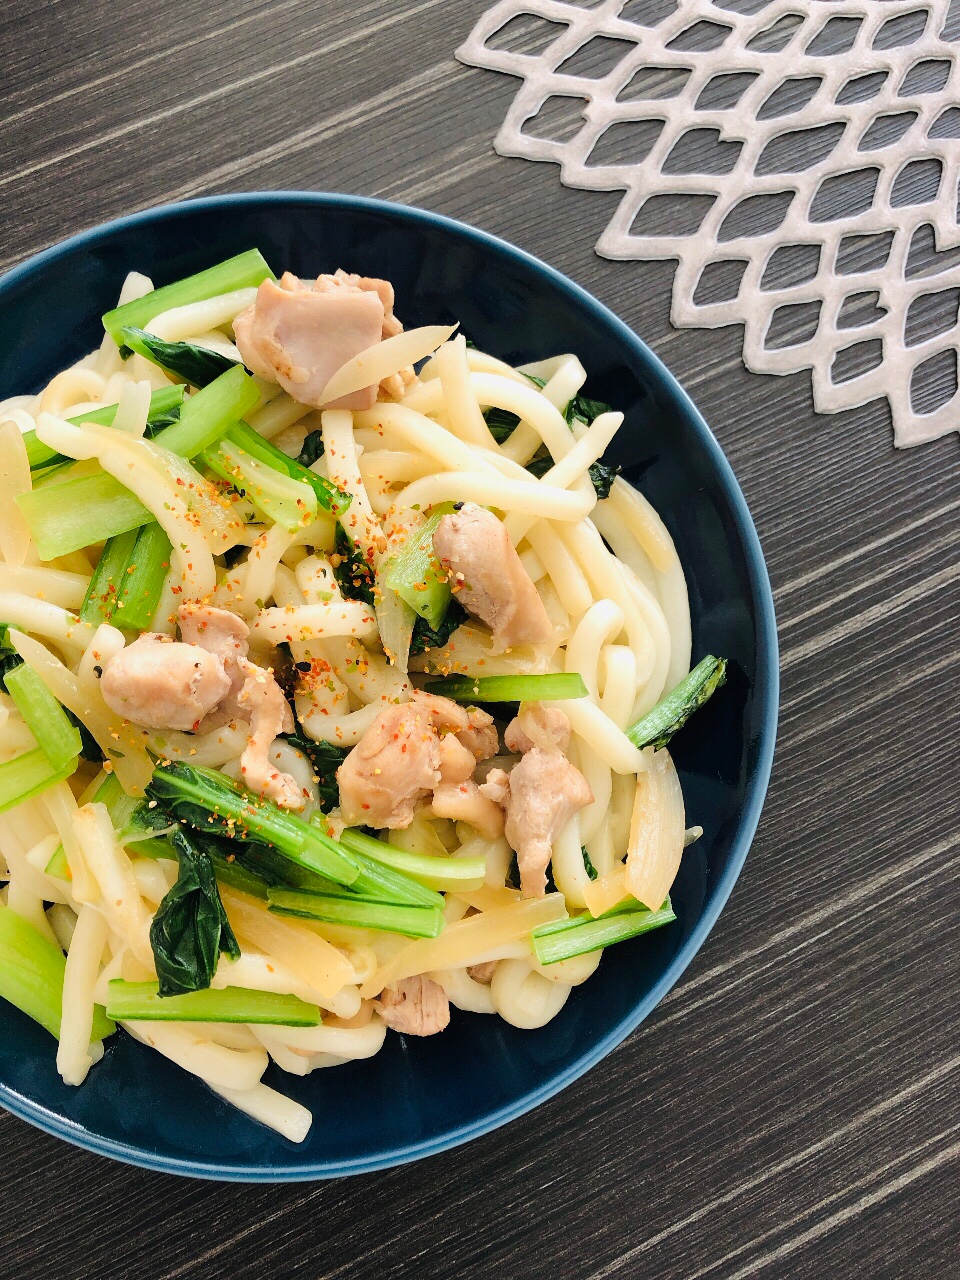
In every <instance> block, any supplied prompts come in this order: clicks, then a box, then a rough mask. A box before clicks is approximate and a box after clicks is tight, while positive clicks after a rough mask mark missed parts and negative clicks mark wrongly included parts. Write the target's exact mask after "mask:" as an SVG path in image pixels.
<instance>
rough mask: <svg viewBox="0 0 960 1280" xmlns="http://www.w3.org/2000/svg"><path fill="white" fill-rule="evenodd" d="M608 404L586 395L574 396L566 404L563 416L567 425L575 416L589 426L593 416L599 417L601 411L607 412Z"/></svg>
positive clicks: (608, 410)
mask: <svg viewBox="0 0 960 1280" xmlns="http://www.w3.org/2000/svg"><path fill="white" fill-rule="evenodd" d="M609 412H610V406H609V405H608V404H604V403H603V401H602V400H590V399H588V398H587V397H586V396H574V397H573V399H572V400H571V401H570V403H569V404H568V405H567V408H566V411H565V412H564V415H563V416H564V417H565V418H566V420H567V423H568V425H569V424H570V423H572V422H573V421H574V419H575V418H576V419H577V420H579V421H580V422H585V423H586V424H587V426H588V427H589V425H590V423H591V422H593V420H594V418H599V417H600V415H601V413H609Z"/></svg>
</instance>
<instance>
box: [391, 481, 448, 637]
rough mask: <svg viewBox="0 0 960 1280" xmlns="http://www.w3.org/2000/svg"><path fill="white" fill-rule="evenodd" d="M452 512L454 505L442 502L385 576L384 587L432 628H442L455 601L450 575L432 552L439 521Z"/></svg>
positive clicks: (409, 541)
mask: <svg viewBox="0 0 960 1280" xmlns="http://www.w3.org/2000/svg"><path fill="white" fill-rule="evenodd" d="M453 510H454V504H453V503H452V502H441V503H440V504H439V506H437V507H436V508H435V509H434V510H433V511H432V512H431V514H430V515H429V516H428V517H427V519H426V521H425V522H424V523H423V525H422V526H421V527H420V528H419V529H417V530H416V532H415V533H413V534H412V536H411V537H410V538H408V539H407V541H406V543H405V544H404V546H403V547H402V548H401V549H400V551H399V552H398V553H397V555H396V556H394V558H393V560H392V561H391V563H390V565H389V567H388V569H387V571H386V574H385V575H384V577H383V585H384V586H385V587H388V588H389V589H390V590H391V591H395V592H396V593H397V595H398V596H399V597H400V599H401V600H404V601H405V602H406V603H407V604H408V605H409V606H410V608H411V609H412V610H413V611H414V613H416V614H417V616H418V617H420V618H422V619H423V620H424V622H426V624H427V625H428V627H430V628H431V629H434V628H436V627H440V626H442V625H443V619H444V617H445V615H446V612H447V608H448V607H449V605H450V601H451V599H452V598H453V597H452V595H451V592H450V584H449V582H448V581H447V577H448V575H447V573H446V571H445V570H444V568H443V566H442V565H441V564H440V561H439V560H438V559H437V554H436V552H435V551H434V549H433V535H434V534H435V533H436V531H437V527H438V525H439V524H440V521H441V520H442V519H443V518H444V516H446V515H449V514H450V513H451V512H452V511H453Z"/></svg>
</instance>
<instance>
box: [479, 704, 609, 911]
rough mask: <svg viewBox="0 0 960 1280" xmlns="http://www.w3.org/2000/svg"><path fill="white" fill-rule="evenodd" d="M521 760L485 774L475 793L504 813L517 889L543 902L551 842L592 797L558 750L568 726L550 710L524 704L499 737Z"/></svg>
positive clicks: (557, 712) (566, 736) (567, 737)
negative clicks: (514, 856) (514, 859)
mask: <svg viewBox="0 0 960 1280" xmlns="http://www.w3.org/2000/svg"><path fill="white" fill-rule="evenodd" d="M503 740H504V742H505V743H506V745H507V746H508V747H510V748H511V750H514V751H522V752H523V753H524V754H523V758H522V759H521V760H520V761H519V762H518V763H517V764H515V765H514V767H513V769H512V770H511V771H510V773H509V774H507V773H505V772H504V771H503V770H502V769H491V770H490V773H489V774H488V776H487V780H486V781H485V782H484V783H483V784H482V785H481V787H480V791H481V794H482V795H483V796H485V797H486V798H487V799H488V800H489V801H490V802H491V803H494V802H496V803H497V804H500V805H502V806H503V807H504V808H505V809H506V812H507V821H506V826H505V828H504V834H505V835H506V837H507V843H508V844H509V845H510V847H511V848H512V849H515V850H516V854H517V865H518V867H519V868H520V887H521V890H522V892H523V894H524V896H525V897H534V898H540V897H543V893H544V889H545V888H546V874H545V873H546V869H547V866H548V865H549V863H550V858H551V857H552V855H553V842H554V841H555V840H556V838H557V836H558V835H559V834H560V832H561V831H562V830H563V828H564V826H566V824H567V823H568V822H569V821H570V819H571V818H572V817H573V815H574V814H575V813H578V812H579V811H580V810H581V809H582V808H584V807H585V806H586V805H588V804H592V802H593V792H592V791H591V790H590V785H589V783H588V782H587V780H586V778H585V777H584V776H583V774H582V773H581V772H580V770H579V769H578V768H577V767H576V766H575V765H572V764H571V763H570V761H569V760H568V759H567V757H566V756H565V755H564V754H563V750H564V749H565V748H566V747H567V746H568V745H569V743H570V721H569V720H568V719H567V717H566V716H565V715H564V714H563V712H562V711H560V710H559V709H558V708H556V707H544V706H541V705H540V704H539V703H535V702H530V703H524V705H523V706H522V707H521V708H520V714H519V715H518V716H517V717H516V719H514V720H511V722H510V724H508V725H507V728H506V731H505V733H504V735H503Z"/></svg>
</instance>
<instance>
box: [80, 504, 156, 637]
mask: <svg viewBox="0 0 960 1280" xmlns="http://www.w3.org/2000/svg"><path fill="white" fill-rule="evenodd" d="M169 568H170V540H169V538H168V537H167V535H166V534H165V533H164V531H163V530H162V529H161V528H160V526H159V525H158V524H157V523H156V521H152V522H151V523H150V524H146V525H143V526H142V528H140V529H132V530H130V531H129V532H127V533H121V534H119V535H118V536H117V537H115V538H111V539H110V540H109V542H108V543H107V545H106V546H105V547H104V549H103V555H102V556H101V557H100V562H99V564H98V565H97V568H96V571H95V573H94V575H93V577H92V578H91V579H90V585H89V587H88V588H87V594H86V596H85V597H84V601H83V605H82V606H81V608H80V617H81V618H82V619H83V621H84V622H89V623H90V624H91V626H99V625H100V623H101V622H114V623H115V624H116V625H117V626H120V627H124V628H126V629H127V630H129V631H146V630H147V629H148V628H149V626H150V624H151V623H152V621H153V615H154V614H155V613H156V610H157V605H158V604H159V603H160V596H161V593H162V591H163V584H164V580H165V579H166V576H167V572H168V570H169Z"/></svg>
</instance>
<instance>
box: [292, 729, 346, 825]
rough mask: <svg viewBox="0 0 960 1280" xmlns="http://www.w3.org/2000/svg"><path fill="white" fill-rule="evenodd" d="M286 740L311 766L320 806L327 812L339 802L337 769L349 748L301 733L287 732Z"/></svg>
mask: <svg viewBox="0 0 960 1280" xmlns="http://www.w3.org/2000/svg"><path fill="white" fill-rule="evenodd" d="M286 740H287V742H289V743H290V745H291V747H296V749H297V750H298V751H302V752H303V754H304V755H305V756H306V757H307V759H308V760H309V761H310V763H311V765H312V766H313V772H314V776H315V777H316V779H317V788H318V790H319V792H320V808H321V809H322V810H323V812H324V813H329V812H330V810H331V809H334V808H336V806H337V805H338V804H339V803H340V788H339V787H338V786H337V770H338V769H339V768H340V766H341V765H342V764H343V762H344V760H345V759H346V758H347V756H348V755H349V753H350V748H349V747H337V746H334V744H333V743H332V742H314V741H313V739H312V738H308V737H307V736H306V734H303V733H288V734H287V735H286Z"/></svg>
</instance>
